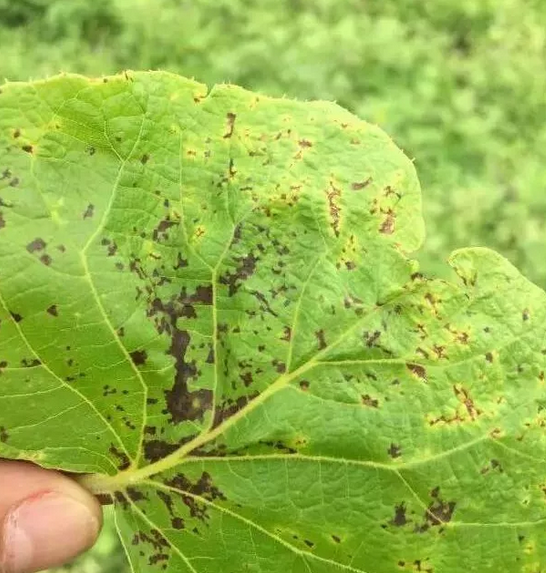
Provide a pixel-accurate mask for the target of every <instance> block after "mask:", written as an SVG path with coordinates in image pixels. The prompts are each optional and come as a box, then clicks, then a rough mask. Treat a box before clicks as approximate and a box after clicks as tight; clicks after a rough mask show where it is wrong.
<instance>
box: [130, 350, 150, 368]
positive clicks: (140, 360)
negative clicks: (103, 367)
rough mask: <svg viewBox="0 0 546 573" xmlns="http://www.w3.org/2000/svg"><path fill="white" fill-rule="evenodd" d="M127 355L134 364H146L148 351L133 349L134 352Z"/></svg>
mask: <svg viewBox="0 0 546 573" xmlns="http://www.w3.org/2000/svg"><path fill="white" fill-rule="evenodd" d="M129 356H130V357H131V360H132V361H133V364H134V365H135V366H142V365H143V364H146V360H147V358H148V353H147V352H146V350H135V351H134V352H131V353H130V354H129Z"/></svg>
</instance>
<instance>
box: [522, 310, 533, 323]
mask: <svg viewBox="0 0 546 573" xmlns="http://www.w3.org/2000/svg"><path fill="white" fill-rule="evenodd" d="M530 316H531V315H530V313H529V309H528V308H524V309H523V312H522V313H521V318H522V319H523V320H524V321H527V320H529V318H530Z"/></svg>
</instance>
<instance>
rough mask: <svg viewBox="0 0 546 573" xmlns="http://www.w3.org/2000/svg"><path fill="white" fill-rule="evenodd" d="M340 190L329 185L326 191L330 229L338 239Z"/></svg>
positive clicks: (331, 184)
mask: <svg viewBox="0 0 546 573" xmlns="http://www.w3.org/2000/svg"><path fill="white" fill-rule="evenodd" d="M340 197H341V189H339V188H338V187H336V186H335V185H334V184H333V183H330V188H329V189H328V190H327V191H326V198H327V200H328V211H329V213H330V220H331V227H332V230H333V231H334V235H335V236H336V237H339V233H340V225H341V206H340Z"/></svg>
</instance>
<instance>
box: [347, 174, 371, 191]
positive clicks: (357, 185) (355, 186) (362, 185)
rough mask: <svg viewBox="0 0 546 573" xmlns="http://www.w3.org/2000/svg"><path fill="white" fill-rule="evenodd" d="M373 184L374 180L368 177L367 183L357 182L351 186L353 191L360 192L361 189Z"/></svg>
mask: <svg viewBox="0 0 546 573" xmlns="http://www.w3.org/2000/svg"><path fill="white" fill-rule="evenodd" d="M371 182H372V178H371V177H368V179H366V181H357V182H355V183H353V184H352V185H351V189H353V190H354V191H359V190H360V189H364V188H365V187H367V186H368V185H369V184H370V183H371Z"/></svg>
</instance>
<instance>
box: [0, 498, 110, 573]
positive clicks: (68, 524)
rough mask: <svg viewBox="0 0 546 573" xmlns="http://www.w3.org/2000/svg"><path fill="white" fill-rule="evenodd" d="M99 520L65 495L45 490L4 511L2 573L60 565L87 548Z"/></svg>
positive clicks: (27, 571) (23, 571) (93, 536)
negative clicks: (6, 512)
mask: <svg viewBox="0 0 546 573" xmlns="http://www.w3.org/2000/svg"><path fill="white" fill-rule="evenodd" d="M99 528H100V524H99V522H98V520H97V518H96V517H95V515H93V513H92V512H91V510H90V509H89V508H88V507H87V506H86V505H84V504H83V503H81V502H80V501H77V500H75V499H73V498H71V497H69V496H66V495H62V494H59V493H55V492H46V493H41V494H38V495H35V496H33V497H31V498H28V499H26V500H25V501H23V502H22V503H21V504H20V505H18V506H16V507H15V508H14V509H13V510H12V511H11V512H10V513H8V515H7V517H6V519H5V521H4V532H3V537H4V539H3V547H4V550H3V563H2V565H3V567H0V571H2V572H3V573H4V572H5V573H29V572H31V571H38V570H41V569H46V568H48V567H55V566H57V565H61V564H63V563H66V562H67V561H69V560H71V559H72V558H74V557H76V556H77V555H78V554H79V553H81V552H82V551H84V550H85V549H87V548H88V547H89V546H90V545H91V544H92V543H93V542H94V540H95V539H96V536H97V534H98V531H99Z"/></svg>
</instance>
